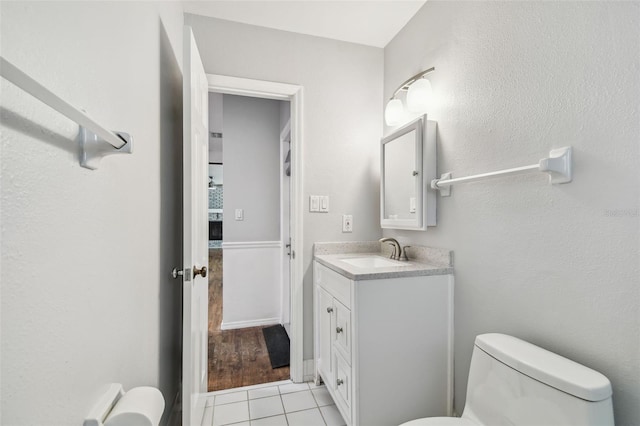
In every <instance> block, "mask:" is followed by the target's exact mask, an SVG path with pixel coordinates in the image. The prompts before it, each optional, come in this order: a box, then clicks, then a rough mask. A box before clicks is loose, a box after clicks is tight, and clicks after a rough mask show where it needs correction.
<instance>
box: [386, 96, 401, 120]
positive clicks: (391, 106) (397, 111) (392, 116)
mask: <svg viewBox="0 0 640 426" xmlns="http://www.w3.org/2000/svg"><path fill="white" fill-rule="evenodd" d="M403 113H404V108H403V107H402V102H401V101H400V99H391V100H390V101H389V102H388V103H387V107H386V108H385V109H384V121H386V123H387V125H388V126H397V125H398V124H400V122H401V121H402V115H403Z"/></svg>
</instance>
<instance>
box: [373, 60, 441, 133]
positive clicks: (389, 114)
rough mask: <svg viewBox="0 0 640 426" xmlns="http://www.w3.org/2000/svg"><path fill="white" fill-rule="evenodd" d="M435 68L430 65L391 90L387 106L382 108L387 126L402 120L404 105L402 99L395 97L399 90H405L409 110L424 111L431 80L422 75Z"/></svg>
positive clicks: (395, 124) (429, 94) (427, 102)
mask: <svg viewBox="0 0 640 426" xmlns="http://www.w3.org/2000/svg"><path fill="white" fill-rule="evenodd" d="M435 69H436V68H435V67H431V68H429V69H428V70H425V71H421V72H419V73H418V74H416V75H414V76H413V77H411V78H409V79H408V80H407V81H405V82H404V83H402V84H401V85H400V87H398V88H397V89H396V91H395V92H393V96H391V99H390V100H389V102H388V103H387V107H386V108H385V109H384V120H385V122H386V123H387V125H388V126H397V125H398V124H400V123H401V122H402V116H403V115H404V107H403V105H402V101H401V100H400V99H396V96H397V95H398V93H399V92H400V91H403V90H405V91H407V109H408V110H409V111H411V112H417V113H420V112H424V111H425V109H426V108H427V107H428V106H429V102H430V100H431V97H432V89H431V82H430V81H429V80H427V79H426V78H424V76H425V75H427V74H428V73H430V72H431V71H434V70H435Z"/></svg>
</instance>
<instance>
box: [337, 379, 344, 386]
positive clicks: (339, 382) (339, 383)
mask: <svg viewBox="0 0 640 426" xmlns="http://www.w3.org/2000/svg"><path fill="white" fill-rule="evenodd" d="M343 383H344V380H342V379H338V380H336V385H337V386H340V385H341V384H343Z"/></svg>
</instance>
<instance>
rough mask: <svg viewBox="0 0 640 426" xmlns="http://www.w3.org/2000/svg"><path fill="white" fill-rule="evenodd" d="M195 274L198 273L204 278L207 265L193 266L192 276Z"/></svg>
mask: <svg viewBox="0 0 640 426" xmlns="http://www.w3.org/2000/svg"><path fill="white" fill-rule="evenodd" d="M196 275H200V276H201V277H202V278H205V277H206V276H207V267H206V266H203V267H202V268H200V269H198V268H197V267H195V266H194V267H193V278H195V277H196Z"/></svg>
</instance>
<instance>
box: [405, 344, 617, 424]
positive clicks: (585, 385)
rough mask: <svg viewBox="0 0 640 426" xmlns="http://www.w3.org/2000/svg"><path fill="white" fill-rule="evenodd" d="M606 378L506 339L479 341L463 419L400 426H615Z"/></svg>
mask: <svg viewBox="0 0 640 426" xmlns="http://www.w3.org/2000/svg"><path fill="white" fill-rule="evenodd" d="M611 393H612V391H611V383H610V382H609V379H607V378H606V377H605V376H604V375H602V374H600V373H598V372H597V371H594V370H591V369H590V368H587V367H585V366H583V365H580V364H578V363H576V362H573V361H571V360H569V359H567V358H564V357H561V356H560V355H557V354H554V353H553V352H549V351H547V350H545V349H542V348H539V347H538V346H535V345H532V344H531V343H527V342H525V341H523V340H520V339H518V338H515V337H512V336H507V335H505V334H497V333H491V334H482V335H479V336H477V337H476V341H475V345H474V347H473V355H472V357H471V368H470V370H469V381H468V384H467V399H466V405H465V408H464V411H463V412H462V417H460V418H457V417H429V418H423V419H417V420H411V421H409V422H406V423H403V424H402V425H401V426H445V425H446V426H454V425H455V426H503V425H504V426H506V425H509V426H525V425H526V426H553V425H557V426H573V425H575V426H590V425H598V426H608V425H611V426H613V424H614V423H613V404H612V400H611Z"/></svg>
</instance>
